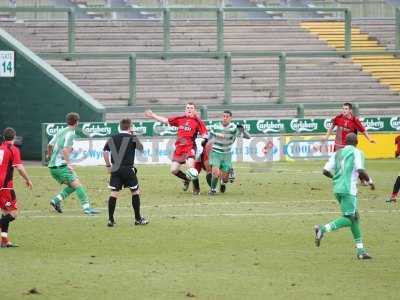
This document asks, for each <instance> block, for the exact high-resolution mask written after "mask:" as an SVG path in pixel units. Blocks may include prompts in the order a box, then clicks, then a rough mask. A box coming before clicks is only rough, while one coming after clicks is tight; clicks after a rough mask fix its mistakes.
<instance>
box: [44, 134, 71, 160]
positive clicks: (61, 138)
mask: <svg viewBox="0 0 400 300" xmlns="http://www.w3.org/2000/svg"><path fill="white" fill-rule="evenodd" d="M74 138H75V129H73V128H70V127H66V128H64V129H62V130H60V131H59V132H57V134H56V135H55V136H53V138H52V139H51V141H50V142H49V144H50V145H52V146H53V151H52V153H51V157H50V161H49V165H48V166H49V167H58V166H61V165H65V164H67V162H66V161H65V160H64V155H63V149H64V148H66V147H72V145H73V144H74Z"/></svg>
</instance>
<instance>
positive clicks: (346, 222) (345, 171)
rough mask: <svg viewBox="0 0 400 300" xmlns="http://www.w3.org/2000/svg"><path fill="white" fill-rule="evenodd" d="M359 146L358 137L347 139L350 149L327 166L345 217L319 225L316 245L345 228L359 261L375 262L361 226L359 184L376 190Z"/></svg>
mask: <svg viewBox="0 0 400 300" xmlns="http://www.w3.org/2000/svg"><path fill="white" fill-rule="evenodd" d="M357 144H358V140H357V135H356V134H354V133H349V134H348V135H347V136H346V146H345V147H344V148H343V149H340V150H339V151H337V152H335V153H334V154H333V155H332V156H331V157H330V159H329V161H328V162H327V163H326V164H325V167H324V172H323V174H324V175H325V176H327V177H329V178H332V182H333V193H334V194H335V197H336V200H337V201H338V202H339V205H340V208H341V210H342V216H341V217H339V218H337V219H335V220H333V221H331V222H330V223H328V224H326V225H316V226H315V227H314V230H315V244H316V246H317V247H319V246H320V243H321V240H322V238H323V236H324V235H325V234H326V233H327V232H330V231H335V230H338V229H340V228H342V227H350V229H351V233H352V234H353V239H354V242H355V244H356V248H357V258H358V259H371V258H372V257H371V256H370V255H369V254H368V253H367V250H366V249H365V248H364V245H363V241H362V237H361V230H360V224H359V214H358V208H357V180H358V178H360V180H361V181H362V182H364V183H366V184H368V185H369V186H370V187H371V189H372V190H373V189H375V186H374V184H373V183H372V180H371V178H370V177H369V176H368V174H367V173H366V172H365V168H364V154H363V153H362V152H361V151H360V150H358V149H357V148H356V146H357Z"/></svg>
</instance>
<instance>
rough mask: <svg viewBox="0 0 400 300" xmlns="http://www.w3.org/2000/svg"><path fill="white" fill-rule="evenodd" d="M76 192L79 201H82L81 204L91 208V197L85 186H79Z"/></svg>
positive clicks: (83, 206)
mask: <svg viewBox="0 0 400 300" xmlns="http://www.w3.org/2000/svg"><path fill="white" fill-rule="evenodd" d="M75 191H76V194H77V195H78V198H79V202H80V203H81V206H82V208H83V209H85V208H89V207H90V204H89V197H88V195H87V193H86V191H85V189H84V187H83V186H79V187H77V188H76V190H75Z"/></svg>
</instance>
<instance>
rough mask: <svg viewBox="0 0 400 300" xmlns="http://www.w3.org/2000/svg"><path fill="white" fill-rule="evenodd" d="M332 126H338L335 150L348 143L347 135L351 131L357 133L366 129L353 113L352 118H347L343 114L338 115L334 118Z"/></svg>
mask: <svg viewBox="0 0 400 300" xmlns="http://www.w3.org/2000/svg"><path fill="white" fill-rule="evenodd" d="M332 126H336V139H335V150H337V149H340V148H343V147H344V146H345V145H346V135H347V134H349V133H350V132H352V133H355V134H357V133H358V132H364V131H365V127H364V125H363V124H361V121H360V120H359V119H358V118H357V117H355V116H353V115H351V116H350V118H346V117H345V116H344V115H343V114H340V115H337V116H336V117H334V118H333V119H332Z"/></svg>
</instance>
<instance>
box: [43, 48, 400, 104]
mask: <svg viewBox="0 0 400 300" xmlns="http://www.w3.org/2000/svg"><path fill="white" fill-rule="evenodd" d="M382 54H392V55H400V51H306V52H281V51H275V52H266V51H240V52H224V53H222V54H221V53H220V52H136V53H129V52H125V53H114V52H113V53H111V52H110V53H74V54H69V53H64V54H63V53H42V54H39V56H40V57H42V58H44V59H69V58H71V56H72V59H127V60H129V97H128V106H134V105H136V90H137V87H136V86H137V74H136V69H137V60H138V59H164V60H165V59H187V58H193V59H204V58H209V59H220V58H221V55H222V58H223V59H224V100H223V104H224V105H230V104H232V96H231V95H232V58H254V57H275V58H278V59H279V73H278V74H279V75H278V100H277V103H276V104H285V103H286V78H287V74H286V69H287V58H288V57H297V58H299V57H308V58H309V57H338V56H339V57H351V56H354V55H356V56H364V55H369V56H371V55H382ZM399 105H400V104H399Z"/></svg>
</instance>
